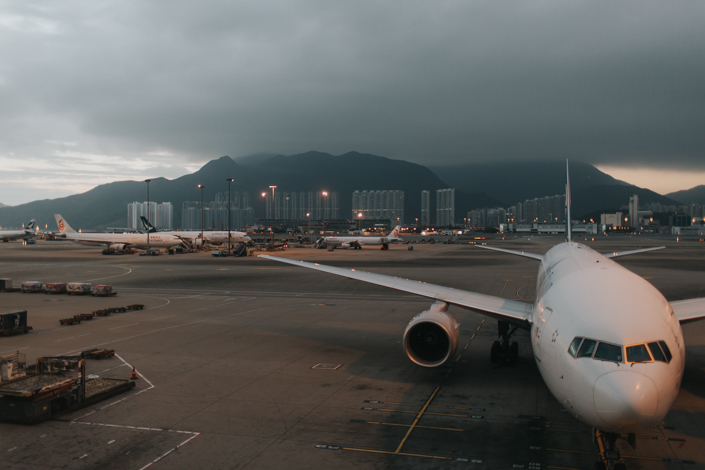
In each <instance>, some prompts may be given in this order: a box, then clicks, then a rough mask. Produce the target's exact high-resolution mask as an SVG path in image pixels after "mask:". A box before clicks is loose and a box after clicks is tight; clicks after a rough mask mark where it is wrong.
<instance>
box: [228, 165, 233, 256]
mask: <svg viewBox="0 0 705 470" xmlns="http://www.w3.org/2000/svg"><path fill="white" fill-rule="evenodd" d="M227 181H228V254H231V253H230V250H231V246H230V213H231V212H232V209H231V208H230V207H231V206H230V199H231V195H230V183H232V182H233V179H232V178H227Z"/></svg>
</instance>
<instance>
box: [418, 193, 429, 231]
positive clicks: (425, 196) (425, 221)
mask: <svg viewBox="0 0 705 470" xmlns="http://www.w3.org/2000/svg"><path fill="white" fill-rule="evenodd" d="M420 222H421V226H426V225H431V191H421V220H420Z"/></svg>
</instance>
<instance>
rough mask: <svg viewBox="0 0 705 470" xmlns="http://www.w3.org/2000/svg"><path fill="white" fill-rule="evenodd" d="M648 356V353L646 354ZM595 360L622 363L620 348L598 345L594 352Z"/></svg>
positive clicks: (612, 345)
mask: <svg viewBox="0 0 705 470" xmlns="http://www.w3.org/2000/svg"><path fill="white" fill-rule="evenodd" d="M646 355H647V356H648V355H649V353H646ZM595 359H601V360H603V361H615V362H622V347H621V346H617V345H615V344H609V343H600V345H599V346H598V347H597V351H595Z"/></svg>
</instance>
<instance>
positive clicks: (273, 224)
mask: <svg viewBox="0 0 705 470" xmlns="http://www.w3.org/2000/svg"><path fill="white" fill-rule="evenodd" d="M270 188H272V245H274V188H276V186H270Z"/></svg>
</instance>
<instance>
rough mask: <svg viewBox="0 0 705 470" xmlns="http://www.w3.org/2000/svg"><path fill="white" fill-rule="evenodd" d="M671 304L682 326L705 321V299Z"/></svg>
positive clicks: (679, 301) (678, 301)
mask: <svg viewBox="0 0 705 470" xmlns="http://www.w3.org/2000/svg"><path fill="white" fill-rule="evenodd" d="M670 304H671V308H672V309H673V312H674V313H675V314H676V318H677V319H678V321H679V322H680V323H681V325H682V324H684V323H690V322H694V321H697V320H703V319H705V297H700V298H698V299H688V300H677V301H675V302H670Z"/></svg>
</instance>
